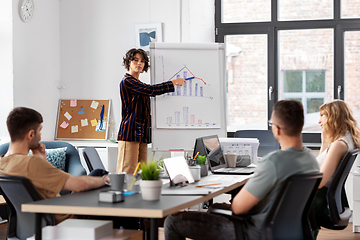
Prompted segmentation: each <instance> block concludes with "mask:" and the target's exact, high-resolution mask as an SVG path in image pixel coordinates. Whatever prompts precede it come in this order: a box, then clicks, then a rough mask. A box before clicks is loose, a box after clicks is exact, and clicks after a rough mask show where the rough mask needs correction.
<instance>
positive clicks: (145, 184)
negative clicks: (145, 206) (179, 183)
mask: <svg viewBox="0 0 360 240" xmlns="http://www.w3.org/2000/svg"><path fill="white" fill-rule="evenodd" d="M162 185H163V184H162V181H161V180H141V181H140V190H141V196H142V199H143V200H146V201H156V200H159V199H160V196H161V189H162Z"/></svg>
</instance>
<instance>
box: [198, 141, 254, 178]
mask: <svg viewBox="0 0 360 240" xmlns="http://www.w3.org/2000/svg"><path fill="white" fill-rule="evenodd" d="M197 152H199V154H200V155H203V156H204V155H206V156H207V159H208V162H209V167H210V170H211V172H212V173H213V174H232V175H248V174H252V173H254V170H255V167H235V168H229V167H227V163H226V160H225V156H224V154H223V151H222V149H221V145H220V142H219V138H218V136H217V135H212V136H206V137H201V138H197V139H196V141H195V147H194V155H196V153H197Z"/></svg>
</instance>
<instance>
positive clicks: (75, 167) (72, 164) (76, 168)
mask: <svg viewBox="0 0 360 240" xmlns="http://www.w3.org/2000/svg"><path fill="white" fill-rule="evenodd" d="M42 143H43V144H45V146H46V148H47V149H53V148H62V147H67V149H66V164H65V172H67V173H70V174H71V175H74V176H81V175H86V170H85V168H84V167H83V166H82V164H81V161H80V155H79V152H78V150H77V149H76V148H75V147H74V146H73V145H71V144H70V143H67V142H62V141H42Z"/></svg>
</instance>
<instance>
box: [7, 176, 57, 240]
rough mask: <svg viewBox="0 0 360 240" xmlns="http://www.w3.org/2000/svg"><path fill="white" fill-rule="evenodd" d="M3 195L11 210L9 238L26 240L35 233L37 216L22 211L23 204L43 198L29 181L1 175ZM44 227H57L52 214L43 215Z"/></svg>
mask: <svg viewBox="0 0 360 240" xmlns="http://www.w3.org/2000/svg"><path fill="white" fill-rule="evenodd" d="M0 188H1V194H2V195H3V197H4V198H5V200H6V203H7V204H8V207H9V209H10V213H9V219H8V220H9V223H8V230H7V237H8V238H13V237H17V238H19V239H21V240H22V239H26V238H28V237H30V236H32V235H34V233H35V214H34V213H26V212H22V211H21V204H23V203H29V202H33V201H38V200H41V199H42V197H41V195H40V194H39V193H38V191H37V190H36V189H35V187H34V186H33V184H32V183H31V182H30V180H29V179H27V178H25V177H20V176H8V175H0ZM42 225H43V227H44V226H47V225H55V219H54V216H53V215H52V214H43V217H42Z"/></svg>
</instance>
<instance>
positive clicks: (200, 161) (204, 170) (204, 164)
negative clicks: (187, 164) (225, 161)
mask: <svg viewBox="0 0 360 240" xmlns="http://www.w3.org/2000/svg"><path fill="white" fill-rule="evenodd" d="M196 164H197V165H200V167H201V177H205V176H207V175H208V173H209V165H208V161H207V158H206V156H201V155H199V156H197V158H196Z"/></svg>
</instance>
